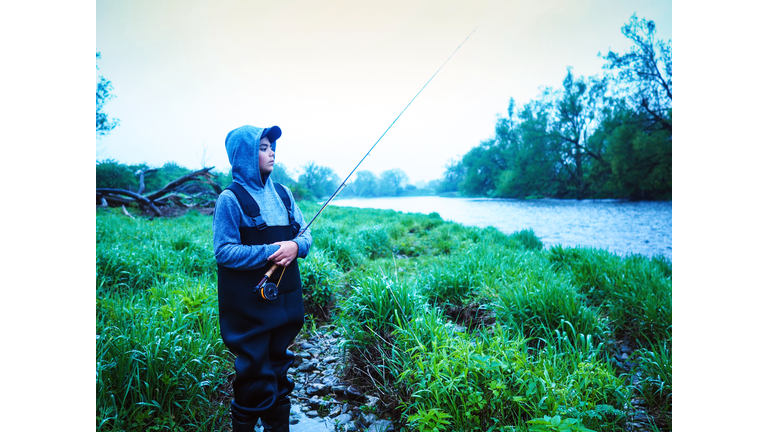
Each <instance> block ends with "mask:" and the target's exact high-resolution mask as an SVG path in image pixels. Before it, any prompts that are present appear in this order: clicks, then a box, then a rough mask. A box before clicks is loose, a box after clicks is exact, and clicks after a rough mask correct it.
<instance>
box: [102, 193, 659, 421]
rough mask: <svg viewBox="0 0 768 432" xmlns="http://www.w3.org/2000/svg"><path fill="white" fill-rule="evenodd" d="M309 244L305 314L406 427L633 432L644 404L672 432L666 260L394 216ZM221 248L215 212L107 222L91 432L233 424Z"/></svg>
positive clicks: (323, 224)
mask: <svg viewBox="0 0 768 432" xmlns="http://www.w3.org/2000/svg"><path fill="white" fill-rule="evenodd" d="M301 207H302V210H303V212H304V214H305V216H311V215H314V213H315V212H316V211H317V210H318V209H319V206H318V205H316V204H314V203H309V202H303V203H301ZM312 235H313V237H314V244H313V248H312V252H311V253H310V256H309V257H308V258H306V259H304V260H302V261H300V266H301V269H302V282H303V285H304V295H305V309H306V310H307V313H308V315H309V316H311V317H314V318H315V319H322V320H328V321H329V322H331V323H333V324H336V325H338V326H340V327H341V328H342V329H343V330H344V334H345V338H346V341H345V344H344V349H345V350H346V353H347V360H348V369H347V370H346V374H347V379H349V380H352V381H353V382H355V383H356V384H357V385H358V386H359V387H361V388H362V389H363V390H365V391H368V392H373V393H375V394H377V395H378V396H379V397H380V398H381V400H382V402H383V403H384V404H385V406H386V407H387V408H388V409H390V410H391V411H390V413H391V414H392V415H393V416H394V418H393V419H394V420H395V421H396V425H397V426H398V427H400V428H402V430H419V431H428V430H429V431H438V430H463V431H490V430H494V431H495V430H507V431H511V430H516V431H526V430H531V431H534V430H596V431H612V430H624V428H625V426H626V422H627V420H628V418H629V417H630V416H631V415H632V408H631V406H632V405H631V404H630V399H632V398H638V397H639V398H642V399H644V400H645V403H646V405H647V406H648V412H649V415H651V416H652V420H653V421H654V427H657V428H659V429H660V430H670V428H671V421H670V420H671V409H672V408H671V407H672V405H671V397H672V396H671V395H672V379H671V369H672V366H671V365H672V363H671V350H672V339H671V278H672V269H671V263H670V262H669V261H668V260H665V259H664V258H661V257H657V258H654V259H648V258H644V257H641V256H630V257H626V258H622V257H619V256H616V255H614V254H610V253H608V252H606V251H602V250H596V249H589V248H566V247H560V246H556V247H553V248H550V249H544V248H543V245H542V244H541V241H540V240H539V239H538V238H537V237H536V236H535V234H534V233H533V232H532V231H530V230H525V231H520V232H517V233H514V234H512V235H505V234H503V233H501V232H500V231H498V230H497V229H495V228H482V229H481V228H474V227H464V226H461V225H458V224H455V223H450V222H445V221H443V220H441V219H440V217H439V216H438V215H437V214H431V215H416V214H402V213H398V212H395V211H391V210H371V209H352V208H340V207H328V208H327V209H326V210H325V212H324V213H323V216H322V217H321V218H319V219H318V220H317V222H316V223H315V225H313V231H312ZM211 245H212V238H211V218H210V216H204V215H200V214H196V213H194V212H192V213H188V214H187V215H185V216H183V217H179V218H176V219H155V220H147V219H136V220H132V219H129V218H127V217H125V216H123V215H121V214H120V213H118V212H115V211H111V210H108V211H104V210H99V211H98V213H97V263H96V271H97V287H96V293H97V304H96V308H97V335H98V336H97V358H96V362H97V366H96V367H97V429H98V430H104V431H112V430H115V431H117V430H190V429H195V430H211V431H213V430H221V429H222V428H225V425H226V424H227V422H228V402H229V398H230V397H231V394H230V392H231V390H230V387H229V380H230V379H231V374H232V370H233V367H232V355H231V354H230V353H229V352H228V351H227V349H226V347H224V346H223V343H222V342H221V339H220V336H219V333H218V306H217V294H216V265H215V261H214V259H213V253H212V250H211ZM315 325H317V323H316V322H314V321H311V320H310V321H308V326H310V327H311V326H315ZM619 341H623V342H627V341H628V342H631V345H632V346H633V347H634V348H637V350H636V351H635V352H634V354H633V355H632V356H631V357H630V359H629V360H630V361H629V363H627V364H632V365H634V369H633V370H631V371H629V372H627V371H625V370H623V369H621V368H619V367H618V366H617V364H616V361H615V359H614V354H615V352H614V351H613V347H614V346H616V345H617V344H618V343H619ZM633 374H635V375H636V376H637V377H638V378H637V379H636V380H635V382H634V383H633V382H631V381H630V377H631V376H632V375H633ZM558 428H559V429H558Z"/></svg>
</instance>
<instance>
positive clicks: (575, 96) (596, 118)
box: [549, 68, 607, 199]
mask: <svg viewBox="0 0 768 432" xmlns="http://www.w3.org/2000/svg"><path fill="white" fill-rule="evenodd" d="M606 84H607V82H606V80H605V79H599V78H597V77H591V78H589V79H584V77H580V78H577V79H574V77H573V74H572V73H571V69H570V68H568V73H567V74H566V76H565V79H563V87H562V89H560V90H559V91H557V92H555V93H554V95H555V101H554V108H555V112H554V113H553V114H554V115H553V122H552V129H551V130H550V131H549V134H550V137H551V139H552V140H553V143H554V145H555V146H556V151H557V152H558V155H559V157H560V164H561V166H562V168H563V169H564V170H565V172H566V173H567V174H568V189H569V191H568V192H566V193H567V194H568V195H574V196H575V197H576V198H579V199H582V198H584V197H585V196H586V195H587V189H588V187H589V185H588V184H587V179H586V178H585V171H586V170H588V167H587V165H590V164H592V165H594V164H605V163H606V162H605V160H604V159H603V155H602V148H601V147H590V145H589V144H590V143H595V141H590V139H589V138H590V137H591V136H592V134H593V133H594V131H595V130H596V128H597V127H598V126H599V125H600V120H601V115H602V114H604V105H603V102H604V101H605V93H606Z"/></svg>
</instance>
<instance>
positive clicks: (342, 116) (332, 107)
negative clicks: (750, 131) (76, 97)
mask: <svg viewBox="0 0 768 432" xmlns="http://www.w3.org/2000/svg"><path fill="white" fill-rule="evenodd" d="M633 13H636V14H637V16H638V17H639V18H643V17H644V18H647V19H651V20H653V21H655V22H656V26H657V35H658V36H659V37H660V38H662V39H665V40H666V39H671V38H672V4H671V1H670V0H658V1H618V0H592V1H589V0H587V1H572V0H553V1H444V0H443V1H413V0H409V1H387V2H372V1H339V0H334V1H307V0H298V1H281V2H274V1H251V2H245V1H196V2H190V1H163V2H157V1H131V2H125V1H116V0H110V1H103V0H99V1H97V2H96V50H97V51H100V52H101V54H102V60H100V61H99V62H98V65H99V68H100V70H98V71H96V74H97V75H99V74H101V75H104V76H105V77H106V78H107V79H109V80H111V81H112V84H113V86H114V94H115V95H116V96H117V97H116V98H114V99H113V100H111V101H110V102H108V103H107V105H106V107H105V110H106V111H107V112H108V113H109V114H110V116H114V117H117V118H119V119H120V126H118V127H117V128H116V129H114V130H113V131H112V133H111V135H109V136H107V137H105V138H104V139H102V140H101V141H99V142H97V149H96V159H97V160H100V159H106V158H113V159H116V160H118V161H120V162H123V163H141V162H146V163H148V164H150V165H162V164H163V163H165V162H168V161H174V162H177V163H179V164H180V165H183V166H186V167H188V168H199V167H200V166H201V161H202V160H203V157H205V160H206V166H210V165H215V166H216V169H217V170H221V171H227V170H228V169H229V168H230V166H229V162H228V160H227V155H226V152H225V150H224V138H225V136H226V134H227V133H228V132H229V131H230V130H232V129H234V128H236V127H239V126H242V125H246V124H250V125H253V126H257V127H266V126H272V125H278V126H280V127H281V128H282V130H283V137H282V138H281V139H280V140H279V141H278V148H277V159H276V160H277V161H278V162H281V163H283V164H285V165H286V166H287V167H288V169H289V172H290V173H291V174H292V175H293V176H294V178H296V176H297V174H298V173H299V172H300V171H301V167H302V166H303V165H305V164H306V163H308V162H309V161H314V162H315V163H317V164H319V165H323V166H328V167H331V168H333V169H334V171H336V173H337V174H339V176H341V177H342V178H344V177H346V175H347V174H348V173H349V172H350V171H351V170H352V168H354V166H355V165H356V164H357V162H358V161H359V160H360V158H362V157H363V155H364V154H365V153H366V152H367V151H368V149H369V148H370V147H371V146H372V145H373V143H374V142H376V140H377V139H378V138H379V137H380V136H381V134H382V133H383V132H384V131H385V130H386V128H387V127H388V126H389V125H390V123H392V121H393V120H394V119H395V117H397V115H398V114H399V113H400V111H401V110H402V109H403V108H404V107H405V105H406V104H407V103H408V101H410V100H411V98H412V97H413V96H414V95H415V94H416V93H417V92H418V90H419V89H420V88H421V87H422V86H423V85H424V83H426V82H427V80H428V79H429V77H430V76H432V74H433V73H434V72H435V71H436V70H437V68H438V67H439V66H440V65H441V64H442V63H443V62H444V61H445V60H446V59H447V58H448V56H449V55H450V54H451V53H452V52H453V51H454V50H455V49H456V47H457V46H458V45H459V44H460V43H461V42H462V41H463V40H464V39H465V38H466V37H467V35H468V34H469V33H470V32H471V31H472V30H473V29H474V28H475V27H477V31H475V33H474V34H473V35H472V37H470V38H469V40H468V41H467V42H466V43H465V44H464V45H463V46H462V47H461V49H460V50H459V51H458V52H457V53H456V54H455V55H454V56H453V58H452V59H451V60H450V62H448V64H447V65H446V66H445V67H444V68H443V69H442V70H441V71H440V73H439V74H438V75H437V76H436V77H435V79H434V80H432V82H431V83H430V84H429V86H427V88H426V89H425V90H424V91H423V92H422V93H421V95H419V97H418V98H417V99H416V101H415V102H414V103H413V104H412V105H411V106H410V107H409V108H408V110H407V111H406V112H405V113H404V114H403V116H402V117H401V118H400V119H399V120H398V121H397V123H396V124H395V125H394V126H393V127H392V129H391V130H390V131H389V132H388V133H387V135H386V136H385V137H384V139H382V140H381V142H380V143H379V144H378V146H377V147H376V149H375V150H374V151H373V152H372V153H371V155H370V156H369V157H368V158H367V159H366V161H365V162H364V163H363V164H362V165H361V166H360V168H359V170H370V171H373V172H374V173H376V174H380V173H381V172H382V171H384V170H388V169H392V168H401V169H403V170H404V171H405V172H406V174H408V176H409V178H410V180H411V182H416V181H420V180H424V181H429V180H432V179H437V178H440V177H442V174H443V172H444V169H445V165H446V164H447V163H448V162H449V160H451V159H452V158H457V157H460V156H462V155H463V154H465V153H466V152H467V151H469V150H470V149H471V148H472V147H474V146H476V145H478V144H479V143H480V141H482V140H485V139H488V138H491V137H492V136H493V135H494V126H495V123H496V118H497V115H499V114H505V113H506V110H507V106H508V104H509V99H510V97H514V98H515V101H516V103H517V104H518V106H521V105H522V104H524V103H525V102H528V101H529V100H531V99H532V98H534V97H536V96H537V95H538V93H539V88H540V87H541V86H551V87H557V86H559V85H560V83H561V82H562V79H563V77H564V76H565V74H566V68H567V67H569V66H571V67H573V72H574V74H576V75H577V76H578V75H584V76H590V75H596V74H601V73H602V69H601V67H602V65H603V64H604V61H603V60H602V59H601V58H599V57H598V52H602V53H603V54H605V53H606V52H608V50H609V49H612V50H614V51H618V52H625V51H626V50H627V49H628V48H629V46H630V43H629V41H628V39H626V38H625V37H624V36H623V35H622V34H621V31H620V29H621V26H622V25H623V24H624V23H626V22H627V21H628V20H629V18H630V16H631V15H632V14H633ZM478 26H479V27H478ZM673 42H674V41H673ZM353 179H354V177H353Z"/></svg>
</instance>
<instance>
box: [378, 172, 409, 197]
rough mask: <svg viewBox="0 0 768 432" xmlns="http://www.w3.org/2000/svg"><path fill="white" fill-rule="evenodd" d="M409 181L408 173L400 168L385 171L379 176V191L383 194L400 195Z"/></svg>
mask: <svg viewBox="0 0 768 432" xmlns="http://www.w3.org/2000/svg"><path fill="white" fill-rule="evenodd" d="M407 183H408V175H406V174H405V171H403V170H401V169H400V168H393V169H391V170H387V171H384V172H383V173H381V176H379V192H380V194H381V195H382V196H398V195H401V194H402V193H403V191H404V190H405V186H406V184H407Z"/></svg>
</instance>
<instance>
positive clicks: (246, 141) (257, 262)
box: [213, 126, 312, 270]
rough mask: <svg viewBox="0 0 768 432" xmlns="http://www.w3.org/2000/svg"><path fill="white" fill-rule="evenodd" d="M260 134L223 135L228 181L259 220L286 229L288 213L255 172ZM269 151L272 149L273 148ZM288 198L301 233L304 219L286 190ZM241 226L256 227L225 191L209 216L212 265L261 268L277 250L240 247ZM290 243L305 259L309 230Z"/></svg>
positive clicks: (253, 130) (245, 130)
mask: <svg viewBox="0 0 768 432" xmlns="http://www.w3.org/2000/svg"><path fill="white" fill-rule="evenodd" d="M263 130H264V128H257V127H253V126H242V127H239V128H237V129H235V130H233V131H232V132H230V133H229V134H227V138H226V141H225V146H226V148H227V156H229V163H230V164H231V165H232V179H233V180H234V181H236V182H238V183H240V184H241V185H243V187H244V188H245V190H247V191H248V192H249V193H250V194H251V196H252V197H253V198H254V199H255V200H256V203H258V204H259V208H260V209H261V216H262V217H263V218H264V222H265V223H266V224H267V225H268V226H278V225H288V224H289V221H288V212H286V210H285V205H284V204H283V201H282V200H281V199H280V196H279V195H278V194H277V191H275V185H274V183H272V179H271V178H269V177H267V180H266V184H265V183H264V182H263V181H262V179H261V174H260V172H259V139H260V138H261V133H262V131H263ZM272 148H273V149H274V148H275V147H274V144H273V147H272ZM277 187H280V186H277ZM286 189H287V188H286ZM288 196H289V197H290V199H291V206H292V208H293V217H294V218H295V219H296V222H298V223H299V224H301V227H302V229H303V228H304V227H305V226H306V225H307V223H306V221H305V220H304V215H302V214H301V210H300V209H299V207H298V206H297V205H296V202H295V200H294V199H293V194H292V193H291V191H290V190H289V191H288ZM242 226H248V227H253V226H256V224H255V222H254V221H253V219H251V218H250V217H248V216H246V215H245V213H243V210H242V209H241V208H240V204H239V203H238V202H237V198H236V197H235V194H234V193H233V192H232V191H230V190H225V191H224V192H222V194H221V195H219V199H218V200H217V201H216V208H215V210H214V212H213V252H214V255H215V256H216V262H217V263H219V264H221V265H223V266H224V267H228V268H232V269H237V270H254V269H257V268H259V267H263V266H264V265H266V264H267V258H268V257H269V256H270V255H272V254H273V253H275V252H277V250H278V249H279V248H280V247H279V246H277V245H254V246H247V245H243V244H241V242H240V231H239V227H242ZM286 240H288V239H286ZM293 241H294V242H296V244H297V245H298V246H299V254H298V256H299V257H300V258H305V257H306V256H307V254H308V253H309V248H310V247H311V246H312V236H311V234H310V232H309V230H307V231H306V232H305V233H303V234H302V235H301V236H299V237H297V238H295V239H293Z"/></svg>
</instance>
